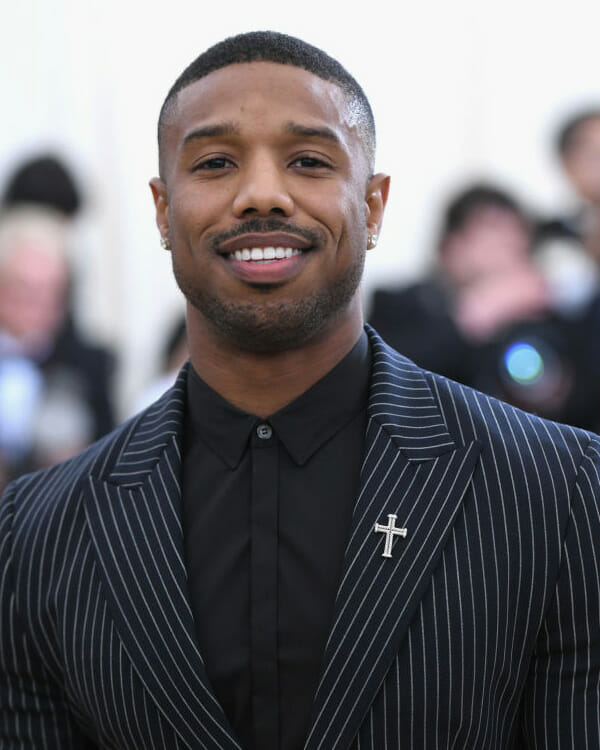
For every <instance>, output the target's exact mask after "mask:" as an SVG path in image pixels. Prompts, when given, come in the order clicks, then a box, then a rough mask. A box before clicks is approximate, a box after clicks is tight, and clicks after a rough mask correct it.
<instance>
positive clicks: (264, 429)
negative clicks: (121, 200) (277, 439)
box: [256, 424, 273, 440]
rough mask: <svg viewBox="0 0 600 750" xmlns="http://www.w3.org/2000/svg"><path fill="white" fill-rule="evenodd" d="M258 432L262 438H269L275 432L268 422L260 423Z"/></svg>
mask: <svg viewBox="0 0 600 750" xmlns="http://www.w3.org/2000/svg"><path fill="white" fill-rule="evenodd" d="M256 434H257V435H258V437H259V438H260V439H261V440H268V439H269V438H270V437H271V435H272V434H273V430H272V429H271V426H270V425H268V424H259V425H258V427H257V428H256Z"/></svg>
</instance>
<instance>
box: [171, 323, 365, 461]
mask: <svg viewBox="0 0 600 750" xmlns="http://www.w3.org/2000/svg"><path fill="white" fill-rule="evenodd" d="M370 374H371V352H370V347H369V341H368V338H367V335H366V333H365V332H364V331H363V333H362V335H361V336H360V338H359V339H358V341H357V343H356V344H355V345H354V347H353V348H352V350H351V351H350V352H349V353H348V354H347V355H346V356H345V357H344V358H343V359H342V360H341V361H340V362H338V364H337V365H336V366H335V367H334V368H333V369H332V370H330V371H329V372H328V373H327V374H326V375H324V376H323V377H322V378H321V379H320V380H319V381H317V382H316V383H315V384H314V385H313V386H311V388H309V389H308V390H307V391H305V392H304V393H303V394H301V395H300V396H298V398H296V399H295V400H294V401H292V402H291V403H289V404H287V406H284V407H283V409H280V410H279V411H278V412H276V413H275V414H273V415H271V416H270V417H268V418H267V419H261V418H260V417H257V416H256V415H254V414H247V413H245V412H243V411H240V410H239V409H237V408H236V407H235V406H233V405H232V404H230V403H229V402H228V401H226V400H225V399H224V398H223V397H222V396H220V395H219V394H218V393H217V392H216V391H214V390H213V389H212V388H210V387H209V386H208V385H207V384H206V383H205V382H204V381H203V380H202V379H201V378H200V376H199V375H198V374H197V373H196V372H195V371H194V368H193V367H190V368H189V369H188V377H187V417H188V421H187V427H186V435H187V436H188V439H189V440H195V439H197V438H199V439H201V440H202V441H203V442H204V443H206V444H207V445H208V446H209V447H210V448H211V449H212V450H213V451H214V452H215V453H216V454H217V455H218V456H220V457H221V458H222V459H223V461H224V462H225V463H226V464H227V466H229V468H231V469H234V468H235V467H236V466H237V465H238V464H239V462H240V461H241V459H242V455H243V453H244V450H245V448H246V446H247V444H248V440H249V437H250V433H251V431H252V429H253V428H255V427H257V426H258V425H259V424H262V423H265V422H266V423H268V424H270V425H271V426H272V428H273V430H274V432H275V434H276V435H277V437H278V438H279V440H280V441H281V442H282V443H283V445H284V446H285V449H286V450H287V452H288V453H289V454H290V456H291V457H292V459H293V461H294V462H295V463H296V464H298V465H300V466H302V465H303V464H305V463H306V462H307V461H308V459H309V458H310V457H311V456H312V455H313V453H315V452H316V451H317V450H318V449H319V448H320V447H321V446H322V445H324V444H325V443H326V442H327V441H328V440H330V439H331V438H332V437H333V436H334V435H335V434H336V433H337V432H338V431H339V430H340V429H342V427H344V426H345V425H346V424H347V423H348V422H350V421H351V420H352V419H353V418H354V417H355V416H357V414H358V413H359V412H360V411H361V410H363V409H366V407H367V401H368V390H369V379H370Z"/></svg>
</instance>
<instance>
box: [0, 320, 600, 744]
mask: <svg viewBox="0 0 600 750" xmlns="http://www.w3.org/2000/svg"><path fill="white" fill-rule="evenodd" d="M370 335H371V337H372V344H373V347H374V371H373V378H372V388H371V396H370V404H369V423H368V428H367V436H366V445H365V457H364V465H363V468H362V473H361V486H360V494H359V497H358V499H357V502H356V505H355V509H354V519H353V526H352V532H351V538H350V540H349V543H348V548H347V551H346V559H345V563H344V571H343V576H342V580H341V582H340V586H339V590H338V596H337V600H336V606H335V616H334V621H333V624H332V628H331V632H330V637H329V640H328V643H327V647H326V652H325V656H324V660H323V668H322V675H321V680H320V684H319V687H318V690H317V693H316V696H315V701H314V706H313V715H312V721H311V729H310V734H309V737H308V739H307V743H306V749H307V750H338V749H339V750H341V749H342V748H344V749H348V748H360V749H361V750H367V749H368V750H382V749H387V748H389V749H390V750H396V749H397V748H402V749H403V750H404V749H414V750H422V749H423V748H428V749H431V748H436V749H437V748H440V749H442V748H443V749H444V750H450V749H455V750H459V749H461V748H462V749H469V750H471V749H477V750H478V749H480V748H481V749H482V750H483V749H485V748H490V749H492V748H493V749H494V750H499V749H501V748H525V747H531V748H560V749H561V750H564V749H566V748H570V749H572V750H575V749H576V748H577V750H579V749H580V748H585V749H586V750H600V560H599V557H598V556H599V554H600V552H599V551H598V547H599V545H598V540H599V539H600V508H599V498H600V455H599V449H600V441H599V440H598V438H596V437H595V436H591V435H589V434H587V433H584V432H581V431H577V430H575V429H571V428H568V427H564V426H558V425H555V424H552V423H548V422H543V421H541V420H539V419H537V418H535V417H533V416H531V415H528V414H525V413H522V412H518V411H516V410H514V409H512V408H510V407H508V406H506V405H505V404H502V403H500V402H497V401H494V400H492V399H489V398H487V397H485V396H483V395H481V394H479V393H476V392H474V391H470V390H469V389H466V388H463V387H461V386H458V385H456V384H455V383H451V382H449V381H446V380H444V379H442V378H439V377H438V376H434V375H431V374H430V373H424V372H423V371H422V370H420V369H419V368H417V367H415V366H414V365H413V364H412V363H410V362H408V361H407V360H405V359H404V358H402V357H400V356H399V355H397V354H396V353H394V352H393V351H391V350H390V349H388V348H387V347H386V346H385V345H384V344H383V343H382V342H381V340H380V339H378V338H377V337H376V336H375V335H374V334H373V333H372V332H370ZM184 384H185V371H184V372H183V373H182V375H181V376H180V378H179V380H178V382H177V384H176V386H175V387H174V388H173V389H172V391H171V392H169V394H167V395H166V396H165V397H163V399H161V401H159V402H157V403H156V404H155V405H153V406H152V407H150V408H149V409H148V410H147V411H146V412H144V413H143V414H142V415H141V416H140V417H138V418H137V419H135V420H132V421H131V422H129V423H128V424H126V425H125V426H123V427H122V428H120V429H119V430H118V431H116V432H115V433H113V434H112V435H111V436H109V437H107V438H105V439H104V440H103V441H101V442H100V443H98V444H96V445H95V446H93V447H92V448H91V449H88V451H86V452H85V453H83V454H81V455H80V456H78V457H76V458H75V459H73V460H71V461H70V462H67V463H65V464H63V465H61V466H60V467H55V468H53V469H50V470H48V471H46V472H44V473H41V474H36V475H31V476H29V477H25V478H23V479H21V480H19V481H18V482H17V483H15V484H14V485H12V486H11V488H10V489H9V490H8V492H7V493H6V495H5V497H4V499H3V501H2V504H1V505H0V607H1V610H0V623H1V631H0V664H1V666H2V673H1V675H0V691H1V692H0V709H1V714H0V747H1V748H6V749H7V750H16V748H31V747H35V748H48V749H49V750H58V749H59V748H60V750H65V749H66V750H69V749H70V748H78V749H81V748H83V749H84V750H85V749H86V748H94V747H102V748H115V749H116V748H119V749H120V750H132V749H134V748H140V749H141V748H144V749H148V748H159V749H161V748H164V749H166V748H174V749H176V750H179V748H193V749H194V750H195V749H196V748H210V750H212V749H213V748H214V749H218V748H223V749H227V750H230V749H232V748H238V747H239V745H238V743H237V741H236V739H235V738H234V737H233V734H232V731H231V728H230V727H229V725H228V722H227V719H226V718H225V716H224V714H223V712H222V710H221V709H220V707H219V706H218V704H217V702H216V700H215V698H214V695H213V693H212V690H211V688H210V686H209V684H208V681H207V678H206V673H205V670H204V665H203V662H202V658H201V655H200V653H199V651H198V648H197V645H196V642H195V635H194V623H193V618H192V613H191V609H190V606H189V601H188V594H187V581H186V574H185V569H184V564H183V544H182V532H181V525H180V512H179V511H180V508H179V504H180V486H179V473H180V465H181V457H180V449H179V440H180V431H181V423H182V405H183V394H184ZM388 513H395V514H396V515H397V516H398V525H399V526H406V527H407V529H408V535H407V537H406V539H400V538H397V539H396V540H395V541H394V547H393V557H392V558H391V559H386V558H383V557H382V555H381V553H382V551H383V539H382V536H381V535H380V534H374V533H373V527H374V524H375V522H385V521H386V520H387V515H388Z"/></svg>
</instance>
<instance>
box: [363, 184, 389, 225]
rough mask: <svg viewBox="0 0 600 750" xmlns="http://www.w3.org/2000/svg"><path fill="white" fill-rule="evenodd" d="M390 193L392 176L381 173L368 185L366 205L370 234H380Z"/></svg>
mask: <svg viewBox="0 0 600 750" xmlns="http://www.w3.org/2000/svg"><path fill="white" fill-rule="evenodd" d="M389 191H390V176H389V175H387V174H383V173H382V172H379V173H378V174H376V175H373V177H371V179H370V180H369V183H368V185H367V193H366V197H365V205H366V207H367V217H366V218H367V230H368V231H369V234H379V232H380V230H381V225H382V223H383V212H384V211H385V204H386V203H387V199H388V193H389Z"/></svg>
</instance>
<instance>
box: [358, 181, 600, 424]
mask: <svg viewBox="0 0 600 750" xmlns="http://www.w3.org/2000/svg"><path fill="white" fill-rule="evenodd" d="M533 227H534V225H533V222H532V220H531V219H530V217H529V216H528V214H527V213H526V211H525V210H524V209H523V208H522V207H521V206H520V205H519V203H518V201H517V200H516V199H515V198H513V197H512V196H511V195H510V194H509V193H507V192H505V191H503V190H500V189H499V188H497V187H495V186H493V185H486V184H478V185H473V186H471V187H469V188H468V189H466V190H464V191H462V192H461V193H459V194H458V195H457V196H455V197H454V198H453V199H452V200H451V201H450V203H449V205H448V207H447V209H446V211H445V214H444V219H443V226H442V230H441V235H440V240H439V242H438V246H437V258H436V267H435V268H434V270H433V271H432V272H431V273H430V275H429V276H428V277H427V278H426V279H424V280H423V281H420V282H418V283H416V284H413V285H411V286H407V287H405V288H400V289H392V290H385V289H381V290H377V291H376V292H375V294H374V298H373V304H372V309H371V313H370V318H369V322H370V323H371V324H372V325H373V326H374V327H375V328H376V329H377V330H378V331H379V332H380V333H381V334H382V336H383V337H384V338H385V339H386V340H387V341H388V343H390V344H391V345H392V346H394V348H396V349H398V350H399V351H401V352H403V353H404V354H405V355H406V356H408V357H410V358H411V359H414V360H415V361H416V362H417V364H420V365H421V366H423V367H425V368H427V369H430V370H432V371H434V372H439V373H441V374H443V375H446V376H447V377H450V378H452V379H453V380H457V381H459V382H462V383H465V384H467V385H470V386H472V387H474V388H477V389H479V390H482V391H484V392H486V393H489V394H491V395H494V396H497V397H499V398H501V399H503V400H505V401H508V402H510V403H512V404H514V405H516V406H519V407H521V408H524V409H527V410H529V411H534V412H535V413H538V414H540V415H542V416H545V417H548V418H551V419H554V420H557V421H561V422H568V423H571V424H576V425H578V426H583V427H587V428H597V426H598V413H599V411H600V407H599V406H598V402H599V400H600V397H599V395H598V390H599V389H598V387H597V370H595V369H594V368H592V369H590V368H589V364H590V362H589V359H588V353H589V348H590V344H589V332H588V329H587V327H586V326H585V325H583V324H582V323H581V321H579V320H578V321H572V320H570V319H569V318H567V317H566V316H563V315H561V314H560V313H559V312H558V311H557V310H556V309H555V306H554V299H553V294H552V290H551V288H550V286H549V285H548V284H547V282H546V279H545V276H544V274H543V273H542V271H541V270H540V269H539V268H538V267H537V266H536V263H535V261H534V258H533V255H532V246H533V237H534V229H533Z"/></svg>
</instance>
